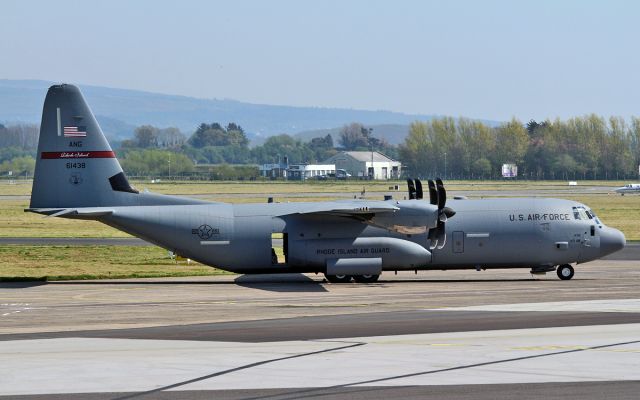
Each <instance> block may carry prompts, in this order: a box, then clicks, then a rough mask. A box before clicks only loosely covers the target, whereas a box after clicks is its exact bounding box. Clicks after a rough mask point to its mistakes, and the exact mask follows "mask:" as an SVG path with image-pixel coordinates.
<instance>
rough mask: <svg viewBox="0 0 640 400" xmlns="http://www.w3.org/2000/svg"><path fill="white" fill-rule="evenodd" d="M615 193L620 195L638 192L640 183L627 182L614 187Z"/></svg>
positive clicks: (639, 191) (639, 192)
mask: <svg viewBox="0 0 640 400" xmlns="http://www.w3.org/2000/svg"><path fill="white" fill-rule="evenodd" d="M616 193H620V194H621V195H622V196H624V195H625V193H627V194H634V193H635V194H640V183H628V184H626V185H624V186H622V187H619V188H617V189H616Z"/></svg>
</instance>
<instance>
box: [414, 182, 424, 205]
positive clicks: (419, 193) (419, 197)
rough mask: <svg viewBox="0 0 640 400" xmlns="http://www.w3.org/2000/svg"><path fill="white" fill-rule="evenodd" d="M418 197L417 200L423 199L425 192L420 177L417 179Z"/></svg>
mask: <svg viewBox="0 0 640 400" xmlns="http://www.w3.org/2000/svg"><path fill="white" fill-rule="evenodd" d="M415 183H416V199H417V200H422V196H423V194H424V193H422V182H420V179H416V182H415Z"/></svg>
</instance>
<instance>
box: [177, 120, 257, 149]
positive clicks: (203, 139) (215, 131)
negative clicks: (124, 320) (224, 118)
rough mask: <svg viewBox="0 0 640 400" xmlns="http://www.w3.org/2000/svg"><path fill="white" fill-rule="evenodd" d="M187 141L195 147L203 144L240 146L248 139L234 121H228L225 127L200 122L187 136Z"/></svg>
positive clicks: (245, 144) (245, 143)
mask: <svg viewBox="0 0 640 400" xmlns="http://www.w3.org/2000/svg"><path fill="white" fill-rule="evenodd" d="M188 143H189V144H190V145H191V146H193V147H195V148H203V147H205V146H241V147H246V146H248V144H249V139H247V135H246V134H245V133H244V131H243V130H242V128H241V127H240V126H239V125H236V124H235V123H229V125H227V129H225V128H223V127H222V126H221V125H220V124H219V123H217V122H214V123H212V124H210V125H209V124H205V123H202V124H200V125H199V126H198V128H197V129H196V131H195V132H194V133H193V135H191V137H190V138H189V141H188Z"/></svg>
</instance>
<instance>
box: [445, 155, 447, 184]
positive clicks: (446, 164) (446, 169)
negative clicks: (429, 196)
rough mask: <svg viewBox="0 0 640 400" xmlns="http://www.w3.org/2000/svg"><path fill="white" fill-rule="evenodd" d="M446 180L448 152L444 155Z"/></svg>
mask: <svg viewBox="0 0 640 400" xmlns="http://www.w3.org/2000/svg"><path fill="white" fill-rule="evenodd" d="M444 179H447V152H446V151H445V153H444Z"/></svg>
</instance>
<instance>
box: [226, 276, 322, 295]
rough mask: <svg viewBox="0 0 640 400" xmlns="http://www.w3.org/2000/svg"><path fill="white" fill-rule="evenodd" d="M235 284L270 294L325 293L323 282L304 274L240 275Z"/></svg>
mask: <svg viewBox="0 0 640 400" xmlns="http://www.w3.org/2000/svg"><path fill="white" fill-rule="evenodd" d="M233 282H234V283H235V284H237V285H238V286H242V287H247V288H251V289H259V290H266V291H270V292H327V289H325V288H324V286H323V285H322V284H323V283H324V281H319V280H314V279H312V278H310V277H308V276H306V275H304V274H274V275H241V276H239V277H237V278H236V279H235V280H234V281H233Z"/></svg>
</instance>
